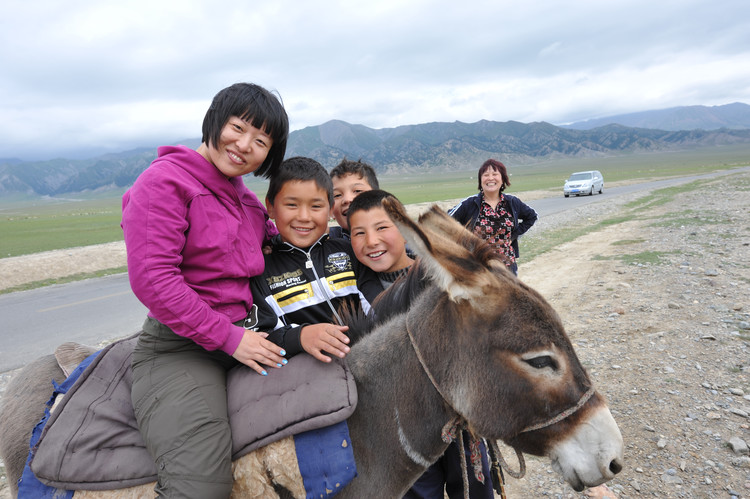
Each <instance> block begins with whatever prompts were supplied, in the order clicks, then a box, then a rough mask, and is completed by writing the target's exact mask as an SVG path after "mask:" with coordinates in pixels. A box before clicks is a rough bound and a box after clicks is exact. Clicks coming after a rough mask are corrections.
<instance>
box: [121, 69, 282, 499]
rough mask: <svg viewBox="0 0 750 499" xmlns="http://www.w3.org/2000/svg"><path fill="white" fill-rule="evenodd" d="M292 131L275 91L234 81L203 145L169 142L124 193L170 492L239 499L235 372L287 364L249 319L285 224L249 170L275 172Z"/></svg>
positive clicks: (148, 405)
mask: <svg viewBox="0 0 750 499" xmlns="http://www.w3.org/2000/svg"><path fill="white" fill-rule="evenodd" d="M288 133H289V122H288V118H287V115H286V112H285V111H284V108H283V106H282V105H281V103H280V102H279V100H278V99H277V98H276V97H275V96H274V95H272V94H271V93H270V92H268V91H267V90H266V89H264V88H262V87H260V86H258V85H253V84H247V83H238V84H235V85H232V86H230V87H228V88H225V89H224V90H222V91H220V92H219V93H218V94H217V95H216V96H215V97H214V99H213V102H212V103H211V107H210V108H209V109H208V111H207V113H206V116H205V118H204V120H203V139H202V143H201V145H200V146H199V147H198V149H197V150H192V149H189V148H187V147H184V146H175V147H160V148H159V151H158V157H157V159H156V160H154V162H153V163H151V166H149V168H147V169H146V170H145V171H144V172H143V173H142V174H141V175H140V176H139V177H138V179H137V180H136V181H135V184H134V185H133V187H132V188H130V189H129V190H128V191H127V192H126V193H125V195H124V196H123V201H122V228H123V232H124V235H125V244H126V247H127V256H128V275H129V278H130V285H131V287H132V289H133V292H134V293H135V295H136V296H137V297H138V299H139V300H140V301H141V302H142V303H143V304H144V305H146V307H147V308H148V310H149V312H148V317H147V319H146V322H145V323H144V325H143V331H142V332H141V335H140V337H139V339H138V344H137V346H136V348H135V351H134V353H133V388H132V399H133V407H134V408H135V413H136V418H137V420H138V425H139V427H140V430H141V433H142V434H143V437H144V440H145V442H146V446H147V448H148V450H149V452H150V453H151V455H152V456H153V458H154V461H155V463H156V469H157V471H158V482H157V486H156V489H155V490H156V493H157V495H159V496H160V497H201V498H213V497H217V498H218V497H229V493H230V491H231V487H232V474H231V432H230V429H229V423H228V419H227V403H226V371H227V370H228V369H229V368H231V367H232V366H234V365H236V364H237V363H239V362H241V363H243V364H246V365H248V366H250V367H251V368H253V369H255V370H256V371H257V372H258V373H260V374H263V375H264V374H266V371H265V368H266V367H265V366H270V367H281V366H282V365H283V364H285V363H286V360H285V359H284V357H283V356H284V355H285V352H284V351H283V350H281V349H280V347H278V346H277V345H275V344H273V343H271V342H270V341H268V340H267V339H265V337H264V335H263V333H256V332H253V331H249V330H245V328H244V327H243V323H244V320H245V318H246V317H247V316H248V314H250V313H251V311H252V306H253V301H252V295H251V292H250V277H252V276H255V275H259V274H262V273H263V268H264V264H263V253H262V251H261V248H262V246H263V244H264V242H265V241H268V240H269V239H270V237H271V236H273V235H275V234H276V233H277V231H276V228H275V226H274V225H273V223H272V222H271V221H270V220H269V218H268V213H267V212H266V210H265V208H264V207H263V205H262V203H261V202H260V201H259V200H258V198H257V197H256V196H255V194H253V193H252V192H251V191H250V190H249V189H248V188H247V187H245V185H244V183H243V181H242V176H243V175H245V174H248V173H253V174H254V175H256V176H262V177H265V178H269V177H271V176H272V175H274V173H275V171H276V170H277V168H278V166H279V165H280V164H281V161H282V160H283V158H284V153H285V151H286V142H287V136H288Z"/></svg>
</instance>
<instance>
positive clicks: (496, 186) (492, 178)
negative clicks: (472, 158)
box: [481, 167, 503, 193]
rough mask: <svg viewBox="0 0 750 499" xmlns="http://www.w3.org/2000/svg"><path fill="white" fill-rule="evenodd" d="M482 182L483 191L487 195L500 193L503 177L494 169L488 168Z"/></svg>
mask: <svg viewBox="0 0 750 499" xmlns="http://www.w3.org/2000/svg"><path fill="white" fill-rule="evenodd" d="M481 181H482V191H484V192H485V193H488V192H489V193H496V192H500V188H501V187H502V186H503V176H502V175H501V174H500V172H499V171H497V170H495V169H494V168H493V167H489V168H487V170H486V171H485V172H484V173H483V174H482V177H481Z"/></svg>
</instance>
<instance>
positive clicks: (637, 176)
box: [0, 144, 750, 258]
mask: <svg viewBox="0 0 750 499" xmlns="http://www.w3.org/2000/svg"><path fill="white" fill-rule="evenodd" d="M748 160H750V145H748V144H743V145H738V146H724V147H707V148H702V149H698V150H694V151H689V152H686V151H680V152H668V153H653V154H637V155H636V154H633V155H623V156H616V157H608V158H581V159H578V158H565V159H559V160H554V161H545V162H540V163H534V164H526V165H519V166H513V165H512V164H511V163H510V162H508V163H509V170H510V173H511V175H512V176H511V183H512V185H511V187H510V188H509V189H508V192H512V193H519V192H524V191H531V190H549V191H550V194H551V195H555V194H560V195H561V193H562V185H563V182H564V180H565V179H566V178H567V177H568V175H569V174H570V173H571V172H574V171H580V170H600V171H601V172H602V174H603V176H604V179H605V188H606V185H607V184H608V183H612V182H619V181H632V180H641V181H645V180H649V179H653V178H663V177H671V176H684V175H694V174H700V173H708V172H711V171H715V170H722V169H728V168H733V167H737V166H743V165H747V164H748ZM478 167H479V165H472V166H471V168H469V169H468V170H466V171H453V172H440V173H437V172H429V173H409V174H401V175H383V176H381V178H380V183H381V188H383V189H386V190H388V191H390V192H392V193H393V194H395V195H396V196H397V197H398V198H399V199H401V201H402V202H403V203H404V204H412V203H420V202H430V201H440V200H445V199H457V198H462V197H466V196H468V195H471V194H474V193H476V191H477V180H476V171H477V169H478ZM246 183H247V184H248V186H249V187H250V188H251V189H252V190H253V191H254V192H255V193H256V194H258V196H259V197H260V198H261V199H262V198H264V197H265V192H266V189H267V186H268V184H267V182H265V181H262V180H259V179H256V178H252V177H251V178H248V179H247V180H246ZM121 196H122V191H110V192H107V193H95V194H87V195H77V197H76V199H74V200H73V199H54V198H44V199H39V198H36V199H33V200H32V199H21V198H18V197H16V198H12V199H7V198H6V199H3V198H0V236H1V237H0V258H5V257H10V256H17V255H24V254H29V253H36V252H40V251H48V250H54V249H63V248H70V247H75V246H87V245H90V244H99V243H106V242H112V241H119V240H122V231H121V229H120V214H121V211H120V200H121ZM654 202H663V198H660V199H659V200H654Z"/></svg>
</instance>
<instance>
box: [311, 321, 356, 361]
mask: <svg viewBox="0 0 750 499" xmlns="http://www.w3.org/2000/svg"><path fill="white" fill-rule="evenodd" d="M348 329H349V326H337V325H336V324H311V325H309V326H305V327H303V328H302V331H301V332H300V343H302V348H304V349H305V352H307V353H309V354H310V355H312V356H313V357H315V358H316V359H318V360H319V361H321V362H331V358H330V357H328V356H327V355H323V352H327V353H329V354H332V355H335V356H336V357H339V358H342V359H343V358H344V357H345V356H346V354H348V353H349V347H348V346H347V343H349V337H348V336H347V335H346V334H344V332H345V331H347V330H348Z"/></svg>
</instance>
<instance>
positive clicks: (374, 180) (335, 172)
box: [331, 158, 380, 189]
mask: <svg viewBox="0 0 750 499" xmlns="http://www.w3.org/2000/svg"><path fill="white" fill-rule="evenodd" d="M350 173H353V174H357V175H359V176H360V177H362V178H363V179H365V180H366V181H367V183H368V184H370V187H372V188H373V189H378V188H379V187H380V184H379V183H378V177H377V175H376V174H375V169H374V168H373V167H372V166H370V165H368V164H367V163H365V162H364V161H362V159H361V158H360V159H359V160H357V161H351V160H349V159H346V158H344V159H343V160H341V163H339V164H338V165H336V166H334V167H333V169H332V170H331V178H336V177H343V176H344V175H346V174H350Z"/></svg>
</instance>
